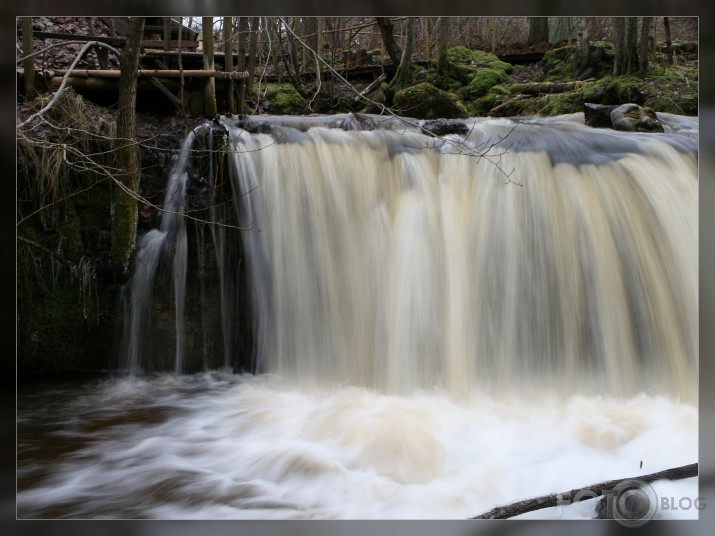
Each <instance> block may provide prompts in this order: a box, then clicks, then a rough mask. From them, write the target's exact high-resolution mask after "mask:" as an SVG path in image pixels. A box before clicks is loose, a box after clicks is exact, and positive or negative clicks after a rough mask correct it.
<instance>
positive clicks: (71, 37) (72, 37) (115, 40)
mask: <svg viewBox="0 0 715 536" xmlns="http://www.w3.org/2000/svg"><path fill="white" fill-rule="evenodd" d="M20 33H21V31H20V30H18V31H17V34H18V35H20ZM32 35H34V36H35V37H36V38H38V39H58V40H64V41H99V42H100V43H107V44H108V45H112V46H113V47H123V46H124V44H125V43H126V42H127V40H126V39H125V38H124V37H105V36H103V35H77V34H68V33H59V32H38V31H34V32H32ZM178 43H179V42H178V41H177V40H175V39H172V40H171V41H169V47H170V48H177V46H178ZM181 46H182V48H188V49H196V48H197V47H198V46H199V44H198V42H196V41H183V40H182V42H181ZM142 47H144V48H157V49H162V48H164V40H161V39H145V40H144V41H142Z"/></svg>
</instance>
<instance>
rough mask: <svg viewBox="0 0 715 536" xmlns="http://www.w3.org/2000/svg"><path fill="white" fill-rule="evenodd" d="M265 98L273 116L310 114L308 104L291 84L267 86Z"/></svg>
mask: <svg viewBox="0 0 715 536" xmlns="http://www.w3.org/2000/svg"><path fill="white" fill-rule="evenodd" d="M264 97H265V99H266V100H267V101H268V103H269V110H270V112H271V113H272V114H277V115H299V114H304V113H307V112H308V105H307V103H306V102H305V100H304V99H303V97H301V96H300V93H298V92H297V91H296V89H295V88H294V87H293V86H292V85H290V84H267V85H266V89H265V91H264Z"/></svg>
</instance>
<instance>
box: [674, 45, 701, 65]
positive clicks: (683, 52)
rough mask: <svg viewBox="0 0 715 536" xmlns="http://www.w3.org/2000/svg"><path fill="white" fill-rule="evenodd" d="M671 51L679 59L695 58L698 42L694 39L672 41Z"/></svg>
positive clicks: (696, 56) (696, 57)
mask: <svg viewBox="0 0 715 536" xmlns="http://www.w3.org/2000/svg"><path fill="white" fill-rule="evenodd" d="M673 52H674V53H675V57H676V58H677V59H679V60H697V59H698V43H697V42H695V41H684V42H682V43H673Z"/></svg>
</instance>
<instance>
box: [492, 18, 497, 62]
mask: <svg viewBox="0 0 715 536" xmlns="http://www.w3.org/2000/svg"><path fill="white" fill-rule="evenodd" d="M497 20H498V19H497V18H496V17H493V18H492V19H491V22H492V32H491V38H492V39H491V41H492V47H491V51H492V54H496V53H497Z"/></svg>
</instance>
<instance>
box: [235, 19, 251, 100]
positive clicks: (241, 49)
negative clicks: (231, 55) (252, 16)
mask: <svg viewBox="0 0 715 536" xmlns="http://www.w3.org/2000/svg"><path fill="white" fill-rule="evenodd" d="M247 34H248V18H246V17H241V18H240V19H238V70H239V71H245V70H246V37H247ZM245 99H246V82H245V80H239V81H238V106H237V112H238V113H239V114H242V113H244V104H243V103H244V101H245Z"/></svg>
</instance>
